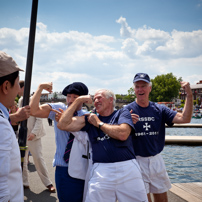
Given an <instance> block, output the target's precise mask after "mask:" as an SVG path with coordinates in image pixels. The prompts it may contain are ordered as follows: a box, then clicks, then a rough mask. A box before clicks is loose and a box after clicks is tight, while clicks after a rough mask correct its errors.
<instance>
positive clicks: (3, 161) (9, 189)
mask: <svg viewBox="0 0 202 202" xmlns="http://www.w3.org/2000/svg"><path fill="white" fill-rule="evenodd" d="M19 71H23V70H22V69H20V68H19V67H18V65H17V64H16V62H15V61H14V60H13V58H12V57H11V56H9V55H7V54H6V53H5V52H2V51H0V131H1V133H0V140H1V141H0V201H18V202H23V201H24V193H23V184H22V169H21V164H20V162H21V160H20V150H19V146H18V143H17V139H16V136H15V133H14V131H13V128H12V126H11V124H10V123H9V113H8V108H9V107H10V106H12V104H13V101H14V100H15V97H16V96H17V94H18V92H19V90H20V86H19Z"/></svg>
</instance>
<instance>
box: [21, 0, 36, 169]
mask: <svg viewBox="0 0 202 202" xmlns="http://www.w3.org/2000/svg"><path fill="white" fill-rule="evenodd" d="M37 9H38V0H33V1H32V13H31V21H30V30H29V43H28V51H27V64H26V71H25V86H24V94H23V106H26V105H28V104H29V96H30V86H31V78H32V64H33V56H34V43H35V33H36V21H37ZM26 142H27V120H24V121H22V122H21V126H20V130H19V139H18V143H19V147H20V153H21V166H22V169H23V163H24V157H25V151H26Z"/></svg>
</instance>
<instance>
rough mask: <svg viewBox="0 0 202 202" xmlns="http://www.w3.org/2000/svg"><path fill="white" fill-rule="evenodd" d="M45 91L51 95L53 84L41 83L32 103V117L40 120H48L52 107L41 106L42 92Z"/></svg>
mask: <svg viewBox="0 0 202 202" xmlns="http://www.w3.org/2000/svg"><path fill="white" fill-rule="evenodd" d="M43 90H47V91H48V92H50V93H51V92H52V83H41V84H40V85H39V86H38V88H37V90H36V92H35V93H34V95H33V96H32V99H31V101H30V107H31V115H32V116H36V117H40V118H47V117H48V116H49V113H50V111H51V107H50V106H49V105H48V104H43V105H39V102H40V97H41V92H42V91H43Z"/></svg>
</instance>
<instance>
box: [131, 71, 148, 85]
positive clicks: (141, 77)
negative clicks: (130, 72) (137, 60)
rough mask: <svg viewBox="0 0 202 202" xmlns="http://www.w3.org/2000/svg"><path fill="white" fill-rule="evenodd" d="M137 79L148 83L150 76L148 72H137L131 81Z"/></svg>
mask: <svg viewBox="0 0 202 202" xmlns="http://www.w3.org/2000/svg"><path fill="white" fill-rule="evenodd" d="M137 81H145V82H147V83H150V78H149V76H148V74H145V73H138V74H136V75H135V77H134V79H133V83H135V82H137Z"/></svg>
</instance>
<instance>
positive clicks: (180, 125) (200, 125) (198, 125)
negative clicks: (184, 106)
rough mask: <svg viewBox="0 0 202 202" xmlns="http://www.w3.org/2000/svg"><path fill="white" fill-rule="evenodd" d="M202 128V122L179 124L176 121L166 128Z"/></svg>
mask: <svg viewBox="0 0 202 202" xmlns="http://www.w3.org/2000/svg"><path fill="white" fill-rule="evenodd" d="M173 127H174V128H202V124H199V123H182V124H177V123H175V124H174V125H173V126H171V127H170V126H167V125H166V128H173Z"/></svg>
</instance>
